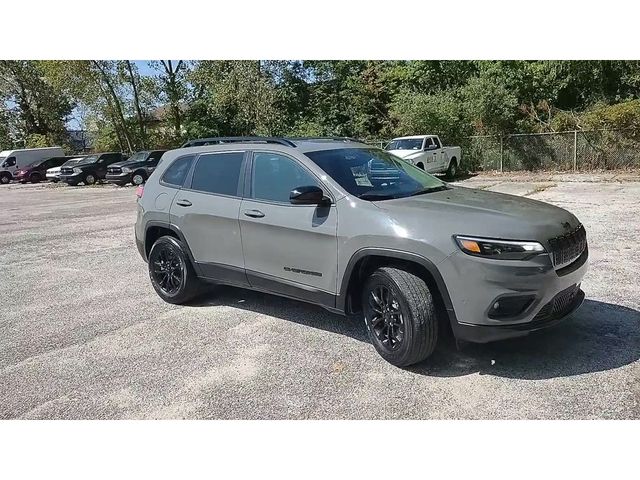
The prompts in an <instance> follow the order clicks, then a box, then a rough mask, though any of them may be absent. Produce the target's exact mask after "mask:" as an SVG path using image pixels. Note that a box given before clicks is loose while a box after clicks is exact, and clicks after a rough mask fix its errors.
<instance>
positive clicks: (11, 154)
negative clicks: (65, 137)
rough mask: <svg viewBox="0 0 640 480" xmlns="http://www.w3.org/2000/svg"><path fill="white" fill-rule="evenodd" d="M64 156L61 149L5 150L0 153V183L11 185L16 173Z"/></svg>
mask: <svg viewBox="0 0 640 480" xmlns="http://www.w3.org/2000/svg"><path fill="white" fill-rule="evenodd" d="M62 156H64V150H62V148H60V147H47V148H22V149H19V150H5V151H3V152H0V183H2V184H7V183H9V182H10V181H11V180H12V179H13V178H14V177H15V175H16V173H17V172H18V171H19V170H21V169H23V168H25V167H26V166H27V165H30V164H32V163H34V162H37V161H39V160H46V159H47V158H52V157H62Z"/></svg>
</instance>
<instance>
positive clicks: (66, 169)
mask: <svg viewBox="0 0 640 480" xmlns="http://www.w3.org/2000/svg"><path fill="white" fill-rule="evenodd" d="M60 173H61V174H62V175H71V174H72V173H73V168H69V167H62V168H61V169H60Z"/></svg>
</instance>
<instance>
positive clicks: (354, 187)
mask: <svg viewBox="0 0 640 480" xmlns="http://www.w3.org/2000/svg"><path fill="white" fill-rule="evenodd" d="M306 155H307V157H309V158H310V159H311V160H313V162H314V163H315V164H316V165H318V166H319V167H320V168H321V169H323V170H324V171H325V172H327V173H328V174H329V175H330V176H331V177H332V178H333V179H334V180H335V181H336V182H338V183H339V184H340V186H341V187H342V188H344V189H345V190H346V191H347V192H349V193H350V194H351V195H355V196H356V197H358V198H362V199H363V200H386V199H391V198H401V197H409V196H411V195H420V194H423V193H429V192H433V191H437V190H443V189H446V188H447V187H446V184H445V183H444V182H442V181H441V180H438V179H437V178H435V177H434V176H432V175H429V174H428V173H426V172H425V171H423V170H421V169H419V168H418V167H414V166H413V165H411V164H410V163H407V162H405V161H403V160H400V159H399V158H397V157H394V156H393V155H391V154H389V153H387V152H384V151H382V150H379V149H377V148H341V149H337V150H320V151H318V152H308V153H306Z"/></svg>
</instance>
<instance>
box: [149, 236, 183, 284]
mask: <svg viewBox="0 0 640 480" xmlns="http://www.w3.org/2000/svg"><path fill="white" fill-rule="evenodd" d="M156 253H157V256H156V257H155V258H154V259H153V266H152V270H151V271H152V275H153V277H154V280H155V281H156V283H157V285H158V287H159V288H160V289H161V290H162V292H163V293H164V294H165V295H168V296H173V295H175V294H176V293H177V292H178V290H180V286H181V285H182V280H183V278H184V266H183V264H182V262H181V259H180V258H179V257H178V255H177V253H176V252H175V250H174V249H173V248H171V247H169V246H163V247H161V248H160V249H159V250H158V251H157V252H156Z"/></svg>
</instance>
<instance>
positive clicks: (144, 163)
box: [106, 150, 166, 186]
mask: <svg viewBox="0 0 640 480" xmlns="http://www.w3.org/2000/svg"><path fill="white" fill-rule="evenodd" d="M165 151H166V150H145V151H142V152H136V153H134V154H133V155H132V156H131V157H129V159H128V160H126V161H124V162H118V163H114V164H112V165H110V166H109V167H108V168H107V177H106V179H107V182H109V183H115V184H116V185H120V186H124V185H126V184H127V183H133V184H134V185H141V184H143V183H144V182H145V181H146V180H147V178H149V175H151V172H153V171H154V170H155V168H156V166H157V165H158V162H159V161H160V157H162V154H163V153H164V152H165Z"/></svg>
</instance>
